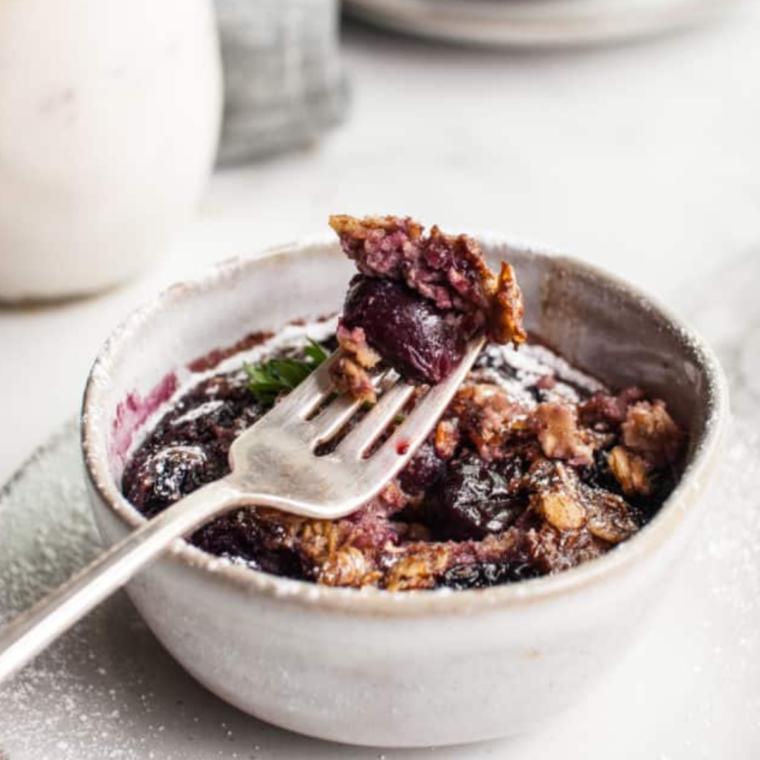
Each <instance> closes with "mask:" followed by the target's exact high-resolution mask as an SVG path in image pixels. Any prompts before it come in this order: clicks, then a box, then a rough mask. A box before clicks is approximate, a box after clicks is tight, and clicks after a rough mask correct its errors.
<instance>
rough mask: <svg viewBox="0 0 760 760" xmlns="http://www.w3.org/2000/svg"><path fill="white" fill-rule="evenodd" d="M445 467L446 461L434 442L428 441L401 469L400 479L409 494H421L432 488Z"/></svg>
mask: <svg viewBox="0 0 760 760" xmlns="http://www.w3.org/2000/svg"><path fill="white" fill-rule="evenodd" d="M444 467H445V463H444V461H443V460H442V459H441V458H440V457H439V456H438V454H436V453H435V447H434V446H433V444H432V443H430V442H429V441H426V442H425V443H423V444H422V446H420V447H419V449H417V453H416V454H415V455H414V456H413V457H412V460H411V461H410V462H409V464H408V465H407V466H406V467H405V468H404V469H403V470H402V471H401V473H400V474H399V476H398V480H399V483H400V484H401V487H402V488H403V489H404V491H406V492H407V493H408V494H409V495H411V496H413V495H416V494H421V493H424V492H425V491H427V490H428V489H429V488H431V487H432V486H433V485H434V484H435V482H436V481H437V480H438V478H440V477H441V475H442V473H443V470H444Z"/></svg>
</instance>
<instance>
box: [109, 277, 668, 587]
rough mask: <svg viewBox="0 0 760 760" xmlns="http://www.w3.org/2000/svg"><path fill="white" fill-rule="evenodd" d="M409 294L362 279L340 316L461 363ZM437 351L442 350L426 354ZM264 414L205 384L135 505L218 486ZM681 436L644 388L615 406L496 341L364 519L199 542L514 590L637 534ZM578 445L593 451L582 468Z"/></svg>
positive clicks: (232, 390)
mask: <svg viewBox="0 0 760 760" xmlns="http://www.w3.org/2000/svg"><path fill="white" fill-rule="evenodd" d="M407 291H408V289H407V288H406V286H405V285H401V284H399V283H395V282H389V281H383V280H378V279H375V278H370V277H359V278H356V279H355V280H354V282H353V284H352V288H351V293H350V294H349V298H348V300H347V311H346V318H347V319H350V320H351V322H352V324H351V326H352V327H353V326H361V327H362V328H363V329H364V330H365V331H366V334H367V338H368V340H369V342H371V343H372V344H374V345H377V346H380V344H381V343H382V342H383V341H385V343H382V349H383V354H384V356H386V357H388V356H390V355H392V356H393V358H394V361H398V363H399V366H400V367H401V368H402V369H403V370H405V371H412V372H416V373H423V372H435V371H442V368H445V367H446V363H447V362H452V361H456V360H457V358H458V356H459V354H458V353H457V346H458V345H459V343H458V341H459V338H458V337H457V330H456V326H452V325H451V324H449V323H448V322H447V321H446V320H445V319H443V318H441V315H440V314H438V313H437V312H436V309H435V307H434V306H431V305H430V303H429V302H426V301H422V302H420V299H418V298H417V296H415V295H414V294H413V293H410V292H407ZM397 311H398V312H400V314H398V313H397ZM303 342H305V341H303ZM303 342H300V341H298V340H297V341H296V343H297V344H298V345H301V346H302V345H303ZM322 343H323V345H325V346H330V347H333V346H334V345H335V340H334V338H333V337H328V338H326V339H324V340H323V341H322ZM430 346H435V347H436V350H435V351H431V350H428V351H427V352H426V350H425V349H426V348H429V347H430ZM418 348H419V349H420V350H417V349H418ZM302 350H303V348H297V347H294V346H293V345H290V346H289V347H285V348H282V349H278V350H276V351H273V350H270V351H269V352H267V353H266V354H265V356H266V357H267V358H272V357H274V356H284V355H287V356H290V357H296V358H298V357H299V356H303V354H302V353H301V352H302ZM418 376H419V375H418ZM543 407H550V409H549V411H551V409H554V410H555V413H552V414H549V413H547V410H546V409H543V413H542V408H543ZM557 407H562V408H563V409H566V410H570V412H571V416H570V417H569V418H568V417H567V416H563V415H562V414H556V408H557ZM266 410H267V407H266V406H264V405H262V404H261V403H259V402H258V401H257V400H256V398H255V397H254V395H253V394H252V393H251V391H250V390H249V388H248V378H247V376H246V374H245V373H244V372H242V371H240V370H236V371H233V372H226V373H223V372H220V373H219V374H216V375H213V376H210V377H209V376H207V377H205V378H204V379H202V380H200V381H199V382H198V383H197V384H196V385H194V386H193V387H191V388H190V390H188V391H187V392H186V393H184V395H182V396H181V397H180V398H179V399H178V400H176V401H175V402H173V404H172V405H171V406H170V407H169V409H168V410H167V412H166V413H165V414H164V416H163V417H162V418H161V420H160V421H159V422H158V424H157V425H156V426H155V428H154V429H153V430H152V431H151V432H150V433H149V434H148V436H147V438H146V439H145V441H144V442H143V443H142V444H141V445H140V446H139V447H138V448H137V449H136V450H135V452H134V453H133V454H132V456H131V457H130V458H129V460H128V462H127V464H126V467H125V471H124V475H123V481H122V487H123V490H124V493H125V495H126V496H127V498H128V499H129V500H130V501H131V502H132V503H133V504H135V506H136V507H137V508H138V509H140V510H141V511H142V512H143V513H144V514H146V515H148V516H152V515H155V514H157V513H158V512H160V511H161V510H162V509H165V508H166V507H168V506H169V505H171V504H173V503H174V502H176V501H177V500H179V499H181V498H182V497H183V496H185V495H187V494H189V493H191V492H192V491H194V490H195V489H197V488H199V487H200V486H202V485H203V484H205V483H207V482H209V481H212V480H215V479H217V478H219V477H222V476H223V475H225V474H226V473H227V472H228V471H229V465H228V461H227V454H228V452H229V449H230V446H231V445H232V442H233V441H234V439H235V438H236V437H237V435H239V434H240V433H241V432H242V431H243V430H244V429H246V428H247V427H249V426H250V425H251V424H253V423H254V422H255V421H256V420H257V419H259V418H260V417H261V415H262V414H264V413H265V412H266ZM633 412H636V414H633ZM573 420H575V421H573ZM634 423H635V424H634ZM547 425H548V426H549V427H546V426H547ZM552 426H554V427H552ZM663 431H664V432H663ZM648 436H649V438H648ZM652 436H654V437H653V438H652ZM658 436H659V437H658ZM663 436H664V437H663ZM679 436H681V433H680V431H678V429H677V428H676V427H675V425H674V423H673V422H672V420H670V418H669V417H667V415H666V414H665V413H664V408H662V407H658V405H657V402H651V403H650V402H647V401H645V400H643V395H642V394H641V392H640V391H634V390H629V391H625V392H624V393H622V394H620V395H618V396H614V395H612V394H611V393H610V392H609V391H608V390H606V389H604V387H603V386H602V385H601V384H599V383H598V382H596V381H595V380H593V378H589V377H588V376H585V375H582V374H581V373H578V372H576V371H575V370H573V369H572V368H569V367H568V366H567V365H566V364H565V363H563V362H562V361H561V360H560V359H559V357H557V356H556V355H555V354H553V353H552V352H551V351H549V350H548V349H546V348H544V347H542V346H540V345H530V344H529V345H525V346H523V347H521V349H520V351H519V352H515V351H513V350H512V349H508V348H505V347H502V346H494V345H489V346H488V347H487V348H486V349H485V350H484V351H483V353H482V354H481V356H480V357H479V359H478V361H477V364H476V366H475V368H474V369H473V371H472V372H471V373H470V375H469V376H468V379H467V381H466V382H465V384H464V385H463V386H462V388H460V391H459V393H458V394H457V397H456V398H455V401H454V402H453V403H452V405H451V407H450V408H449V410H448V411H447V413H446V414H445V415H444V418H443V420H442V421H441V422H440V423H439V424H438V426H437V427H436V429H435V430H434V431H433V433H432V434H431V436H430V439H429V440H428V441H427V442H426V443H425V444H423V445H422V447H420V449H419V450H418V451H417V453H416V454H415V455H414V457H413V458H412V460H411V462H410V463H409V465H408V466H407V467H406V469H405V470H404V471H402V472H401V474H400V475H399V476H398V478H396V480H395V481H393V482H391V483H389V484H388V486H387V487H386V489H385V490H384V491H383V493H382V494H381V495H380V496H379V497H378V498H376V499H375V500H373V501H372V502H370V503H369V504H367V505H366V506H365V507H363V508H362V509H361V510H359V511H358V512H357V513H355V514H354V515H351V516H350V517H349V518H346V519H344V520H338V521H334V522H330V521H313V520H307V519H305V518H298V517H294V516H290V515H284V514H282V513H279V512H277V511H276V510H264V509H253V510H252V509H240V510H237V511H235V512H233V513H230V514H228V515H225V516H223V517H221V518H218V519H216V520H214V521H213V522H211V523H210V524H209V525H207V526H205V527H203V528H201V529H200V530H198V531H196V532H195V534H194V535H193V536H192V537H191V539H190V540H191V542H192V543H193V544H195V545H196V546H198V547H199V548H201V549H203V550H204V551H207V552H209V553H211V554H214V555H216V556H220V557H225V558H229V559H231V560H233V561H235V562H241V563H245V564H246V565H248V566H249V567H252V568H255V569H259V570H263V571H265V572H269V573H273V574H277V575H282V576H287V577H290V578H298V579H302V580H308V581H314V582H317V583H322V584H329V585H340V586H364V585H374V586H379V587H380V588H387V589H390V590H406V589H415V588H427V589H432V588H441V587H448V588H452V589H479V588H486V587H488V586H493V585H498V584H503V583H512V582H516V581H520V580H525V579H528V578H533V577H536V576H539V575H544V574H546V573H554V572H558V571H560V570H563V569H565V568H567V567H572V566H573V565H575V564H579V563H580V562H584V561H587V560H589V559H593V558H594V557H596V556H599V555H601V554H603V553H604V552H606V551H609V550H610V549H611V548H613V547H614V546H615V545H616V544H617V543H620V542H621V541H624V540H626V539H627V538H629V537H630V536H631V535H632V534H633V533H634V532H635V531H636V530H638V529H639V528H640V527H641V525H643V524H644V523H645V522H646V521H647V520H648V519H650V518H651V517H652V515H653V514H654V513H655V512H656V510H657V509H658V507H659V505H660V504H661V503H662V500H663V499H664V498H665V496H666V495H667V494H668V493H669V492H670V490H671V488H672V486H673V484H674V483H675V482H676V479H677V476H678V465H677V463H678V460H677V459H673V458H671V459H667V458H666V460H664V461H660V460H659V459H658V458H656V457H655V458H652V457H651V456H650V457H649V458H646V457H647V454H646V452H647V450H648V449H647V445H650V444H652V445H653V444H658V445H659V447H660V450H662V451H666V450H667V447H664V445H665V444H668V442H670V443H671V444H673V445H675V444H677V443H678V440H681V442H682V439H679ZM645 444H646V445H645ZM584 447H591V448H592V450H593V455H592V456H590V457H586V458H585V459H584V461H582V462H581V461H577V462H576V461H574V458H575V457H576V456H577V454H578V452H580V453H581V454H583V453H584V452H585V451H586V448H584ZM650 449H651V445H650ZM671 450H673V449H672V446H671ZM565 452H566V453H565Z"/></svg>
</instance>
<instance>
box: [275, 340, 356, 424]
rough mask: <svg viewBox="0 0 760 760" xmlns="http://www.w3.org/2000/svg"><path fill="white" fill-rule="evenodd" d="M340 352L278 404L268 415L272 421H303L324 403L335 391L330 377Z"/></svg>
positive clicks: (330, 357)
mask: <svg viewBox="0 0 760 760" xmlns="http://www.w3.org/2000/svg"><path fill="white" fill-rule="evenodd" d="M340 355H341V354H340V351H336V352H334V353H333V354H332V355H330V356H329V357H328V358H327V359H325V361H323V362H322V364H320V365H319V367H317V369H315V370H314V372H312V373H311V374H310V375H309V376H308V377H307V378H306V379H305V380H304V381H303V382H302V383H300V384H299V385H298V386H297V387H296V388H295V389H293V390H292V391H291V392H290V393H288V395H287V396H285V398H283V399H281V400H280V401H278V402H277V404H276V405H275V407H274V408H273V409H272V410H271V411H270V412H269V413H268V414H267V415H266V416H267V417H268V418H269V419H270V420H277V421H278V422H279V421H280V420H287V421H288V422H292V421H293V418H294V417H296V416H297V417H300V418H301V419H303V418H305V417H307V416H308V414H309V412H311V411H313V410H314V408H315V407H316V406H317V405H318V404H319V403H321V402H322V401H324V400H325V399H326V398H327V396H329V395H330V393H331V392H332V391H333V390H334V384H333V381H332V378H331V377H330V369H331V368H332V366H333V365H334V364H335V362H337V361H338V359H339V358H340Z"/></svg>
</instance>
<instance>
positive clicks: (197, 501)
mask: <svg viewBox="0 0 760 760" xmlns="http://www.w3.org/2000/svg"><path fill="white" fill-rule="evenodd" d="M244 503H247V504H250V499H249V498H246V497H243V495H242V494H241V492H240V491H239V490H238V489H237V488H235V487H234V486H233V485H232V484H231V483H229V482H228V481H227V480H225V479H223V480H218V481H215V482H213V483H209V484H208V485H205V486H203V487H202V488H199V489H198V490H197V491H194V492H193V493H191V494H190V495H189V496H187V497H185V498H184V499H182V500H181V501H178V502H177V503H176V504H174V505H172V506H171V507H169V509H166V510H165V511H163V512H162V513H161V514H159V515H158V516H157V517H154V518H153V519H151V520H149V521H147V522H146V523H145V524H144V525H142V526H141V527H140V528H138V529H137V530H135V531H134V532H133V533H130V534H129V535H128V536H127V537H126V538H124V539H122V540H121V541H119V542H118V543H117V544H114V545H113V546H112V547H111V548H110V549H109V550H108V551H106V552H104V553H103V554H101V555H100V556H99V557H98V558H97V559H95V560H94V561H93V562H91V563H90V564H89V565H88V566H87V567H85V568H84V569H83V570H81V571H80V572H79V573H77V574H76V575H74V576H73V577H72V578H71V579H70V580H68V581H67V582H66V583H64V584H63V585H62V586H60V587H59V588H58V589H56V590H55V591H53V592H51V593H50V594H48V595H47V596H45V597H44V598H43V599H41V600H40V601H39V602H37V603H36V604H35V605H34V606H32V607H31V608H30V609H28V610H27V611H26V612H23V613H21V614H20V615H19V616H18V617H17V618H16V619H15V620H13V622H11V623H10V624H9V625H7V626H6V627H5V628H3V629H2V630H0V683H2V682H3V681H4V680H6V679H7V678H10V677H11V676H12V675H13V674H14V673H16V671H18V670H19V669H20V668H22V667H23V666H24V665H26V664H27V663H28V662H30V661H31V660H32V659H34V657H36V656H37V655H38V654H39V653H40V652H41V651H42V650H43V649H45V648H46V647H47V646H48V645H49V644H50V643H51V642H52V641H54V640H55V639H57V638H58V637H59V636H60V635H61V634H63V633H65V632H66V631H67V630H68V629H69V628H70V627H71V626H72V625H74V623H76V622H77V621H78V620H80V619H81V618H82V617H84V616H85V615H86V614H87V613H88V612H90V610H92V609H93V608H94V607H96V606H97V605H98V604H100V602H102V601H103V600H104V599H105V598H106V597H108V596H110V595H111V594H112V593H113V592H114V591H116V590H117V589H119V588H121V587H122V586H123V585H124V584H125V583H126V582H127V581H128V580H129V579H130V578H132V576H133V575H135V573H137V572H138V571H139V570H141V569H142V568H144V567H145V566H146V565H148V564H149V563H150V562H152V561H153V560H155V559H156V558H157V557H158V555H159V554H161V553H162V552H163V551H164V550H165V549H166V548H167V547H168V545H169V544H170V543H171V542H172V541H173V540H174V539H176V538H180V537H181V536H184V535H186V534H187V533H189V532H190V531H192V530H193V529H194V528H197V527H199V526H200V525H202V524H203V523H205V522H208V521H209V520H210V519H212V518H213V517H215V516H217V515H219V514H221V513H222V512H226V511H228V510H230V509H233V508H234V507H236V506H242V505H243V504H244Z"/></svg>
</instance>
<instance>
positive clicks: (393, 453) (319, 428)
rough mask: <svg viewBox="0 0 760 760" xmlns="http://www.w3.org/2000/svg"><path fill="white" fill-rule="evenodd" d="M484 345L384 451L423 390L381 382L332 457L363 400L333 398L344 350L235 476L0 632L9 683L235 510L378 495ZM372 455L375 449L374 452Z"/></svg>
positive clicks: (470, 352)
mask: <svg viewBox="0 0 760 760" xmlns="http://www.w3.org/2000/svg"><path fill="white" fill-rule="evenodd" d="M483 343H484V340H483V339H482V338H476V339H473V340H472V341H470V344H469V345H468V349H467V352H466V354H465V356H464V358H463V360H462V361H461V362H460V364H459V366H458V367H457V368H456V369H455V370H454V372H453V373H452V374H451V375H450V376H449V377H448V378H446V380H444V381H443V382H441V383H439V384H438V385H435V386H432V387H431V388H430V390H429V391H428V392H427V394H426V395H424V396H423V397H422V398H421V399H420V400H419V401H418V402H417V403H416V404H415V406H414V408H413V409H412V411H411V412H410V413H409V415H408V416H407V417H406V418H405V419H404V420H403V421H401V422H400V423H399V424H398V425H397V427H396V428H395V429H394V430H393V432H392V433H391V435H390V436H389V437H388V438H387V440H385V441H383V442H382V444H381V445H379V446H373V444H376V442H377V441H378V439H379V438H380V436H381V435H382V434H383V433H384V432H385V431H387V430H388V428H389V425H391V423H393V422H394V421H396V417H397V415H398V413H399V411H400V410H402V409H403V408H404V407H405V406H406V404H407V402H409V400H410V398H411V396H412V394H413V393H414V390H415V389H414V386H412V385H409V384H408V383H406V382H403V381H401V380H400V378H399V377H398V375H397V374H396V373H395V372H389V373H385V374H384V375H381V376H379V377H378V378H377V379H376V381H375V382H376V387H377V388H378V390H380V391H382V395H381V396H380V398H379V400H378V402H377V404H376V405H374V406H373V407H372V408H371V409H370V411H369V412H367V414H366V415H365V416H364V417H363V418H362V419H361V420H360V421H359V422H358V423H357V424H356V425H355V426H354V427H353V428H352V429H351V430H350V431H349V432H348V433H347V434H346V435H345V436H344V437H343V438H342V439H341V440H340V441H339V442H338V444H337V446H336V447H335V448H334V450H333V451H332V452H331V453H328V454H325V455H324V456H317V455H316V454H315V449H316V448H317V447H318V446H319V444H321V443H325V442H327V441H329V440H330V439H331V438H333V436H335V434H336V433H338V432H340V431H341V430H342V429H343V428H344V426H345V425H346V424H347V423H348V422H349V421H350V420H351V418H352V417H353V416H354V415H355V414H356V413H357V412H358V411H359V409H360V407H361V406H362V404H361V402H359V401H356V400H354V399H352V398H350V397H347V396H345V395H340V396H337V397H335V398H333V396H334V395H335V394H334V387H333V384H332V382H331V380H330V368H331V366H332V365H333V364H334V363H335V362H336V361H337V360H338V359H339V358H340V353H339V352H336V353H334V354H333V355H332V356H331V357H329V358H328V359H327V360H326V361H325V362H324V363H323V364H322V365H321V366H320V367H319V368H318V369H317V370H316V371H315V372H313V373H312V374H311V375H310V376H309V377H308V378H307V379H306V380H304V381H303V382H302V383H301V384H300V385H299V386H298V387H297V388H296V389H295V390H293V391H292V392H291V393H290V394H288V396H286V397H285V398H284V399H282V400H281V401H279V402H278V403H277V404H276V405H275V406H274V408H273V409H272V410H271V411H270V412H268V413H267V414H266V415H264V417H262V418H261V419H260V420H259V421H258V422H256V423H255V424H254V425H252V426H251V427H250V428H249V429H248V430H246V431H245V432H244V433H242V434H241V435H240V436H239V437H238V438H237V439H236V440H235V442H234V443H233V445H232V448H231V449H230V466H231V470H232V471H231V472H230V474H229V475H227V476H226V477H224V478H222V479H221V480H217V481H214V482H213V483H209V484H208V485H205V486H203V487H202V488H199V489H198V490H197V491H194V492H193V493H192V494H190V495H189V496H187V497H185V498H184V499H182V500H181V501H178V502H177V503H176V504H174V505H172V506H171V507H169V508H168V509H166V510H165V511H163V512H162V513H161V514H159V515H158V516H157V517H154V518H153V519H151V520H148V521H146V522H145V524H144V525H142V526H141V527H140V528H138V529H137V530H135V531H134V532H133V533H131V534H130V535H128V536H127V537H126V538H124V539H123V540H122V541H120V542H119V543H117V544H115V545H114V546H112V547H111V548H110V549H109V550H108V551H106V552H105V553H104V554H102V555H100V557H98V559H96V560H94V561H93V562H92V563H91V564H90V565H88V566H87V567H86V568H84V569H83V570H82V571H80V572H79V573H78V574H77V575H75V576H74V577H73V578H71V579H70V580H69V581H68V582H67V583H65V584H64V585H63V586H61V587H60V588H59V589H57V590H56V591H53V592H52V593H51V594H49V595H48V596H46V597H45V598H44V599H42V600H41V601H40V602H38V603H37V604H36V605H34V606H33V607H32V608H31V609H29V610H27V611H26V612H24V613H22V614H21V615H19V616H18V617H17V618H16V619H15V620H14V621H13V622H12V623H10V624H9V625H8V626H6V627H5V628H4V629H3V630H1V631H0V682H2V681H3V680H4V679H6V678H9V677H10V676H11V675H13V674H14V673H15V672H16V671H17V670H19V669H20V668H21V667H23V666H24V665H25V664H27V663H28V662H29V661H30V660H32V659H33V658H34V657H35V656H36V655H37V654H39V652H41V651H42V650H43V649H45V648H46V647H47V646H48V645H49V644H50V643H51V642H52V641H54V640H55V639H56V638H58V637H59V636H60V635H61V634H63V633H64V632H65V631H67V630H68V629H69V628H70V627H71V626H72V625H73V624H74V623H76V622H77V621H78V620H80V619H81V618H82V617H83V616H84V615H86V614H87V613H88V612H89V611H90V610H92V609H93V608H94V607H96V606H97V605H98V604H100V602H102V601H103V600H104V599H105V598H106V597H108V596H110V595H111V594H112V593H113V592H114V591H116V590H117V589H118V588H120V587H121V586H123V585H124V584H125V583H126V582H127V581H128V580H129V579H130V578H132V576H134V575H135V574H136V573H137V572H138V571H139V570H141V569H142V568H143V567H145V566H146V565H148V564H149V563H150V562H151V561H153V560H155V559H156V558H157V557H158V556H159V555H160V554H161V553H162V552H163V551H164V550H165V549H166V548H167V547H168V546H169V544H170V543H171V542H172V541H174V540H175V539H178V538H180V537H182V536H185V535H187V534H188V533H190V532H192V531H193V530H195V529H196V528H198V527H200V526H201V525H203V524H204V523H207V522H208V521H209V520H211V519H212V518H214V517H217V516H219V515H221V514H223V513H224V512H227V511H229V510H231V509H235V508H236V507H242V506H251V505H257V506H267V507H276V508H277V509H281V510H283V511H285V512H292V513H294V514H298V515H304V516H306V517H315V518H321V519H327V520H334V519H337V518H339V517H345V516H346V515H349V514H351V513H352V512H355V511H356V510H357V509H359V508H360V507H361V506H362V505H363V504H365V503H366V502H368V501H369V500H370V499H372V498H373V497H374V496H376V495H377V494H378V493H379V492H380V490H381V489H382V488H383V486H384V485H385V484H386V483H387V482H388V481H389V480H390V479H391V478H392V477H394V476H395V475H396V474H397V473H398V472H399V471H400V470H401V469H402V468H403V467H404V466H405V465H406V464H407V463H408V462H409V460H410V459H411V457H412V455H413V454H414V452H415V450H416V449H417V447H418V446H419V445H420V444H421V443H422V442H423V441H424V440H425V438H426V437H427V436H428V434H429V432H430V430H431V429H432V427H433V425H434V424H435V422H436V421H437V420H438V418H439V417H440V415H441V414H442V413H443V411H444V409H445V408H446V406H447V405H448V404H449V402H450V401H451V399H452V397H453V395H454V393H455V392H456V389H457V387H458V386H459V384H460V383H461V382H462V380H463V379H464V377H465V375H466V374H467V372H468V371H469V369H470V367H471V366H472V364H473V362H474V361H475V358H476V357H477V355H478V353H479V352H480V349H481V348H482V347H483ZM370 449H371V450H370Z"/></svg>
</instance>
